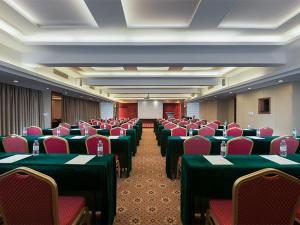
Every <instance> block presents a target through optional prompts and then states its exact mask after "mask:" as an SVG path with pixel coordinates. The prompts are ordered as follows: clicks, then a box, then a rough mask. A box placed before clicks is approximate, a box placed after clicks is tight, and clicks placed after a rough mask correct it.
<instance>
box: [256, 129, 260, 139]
mask: <svg viewBox="0 0 300 225" xmlns="http://www.w3.org/2000/svg"><path fill="white" fill-rule="evenodd" d="M256 136H258V137H259V136H260V129H257V130H256Z"/></svg>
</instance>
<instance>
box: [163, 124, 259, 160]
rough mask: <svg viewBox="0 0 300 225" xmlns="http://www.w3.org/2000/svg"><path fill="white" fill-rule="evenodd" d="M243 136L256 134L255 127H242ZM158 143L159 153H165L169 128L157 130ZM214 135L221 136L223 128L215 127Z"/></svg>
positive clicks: (194, 131)
mask: <svg viewBox="0 0 300 225" xmlns="http://www.w3.org/2000/svg"><path fill="white" fill-rule="evenodd" d="M243 131H244V132H243V136H256V130H255V129H244V130H243ZM159 132H160V133H159V140H160V141H159V144H160V153H161V155H162V156H165V155H166V151H167V144H168V137H169V136H171V130H170V129H161V130H160V131H159ZM197 134H198V130H196V129H195V130H193V135H197ZM215 136H223V130H220V129H216V133H215Z"/></svg>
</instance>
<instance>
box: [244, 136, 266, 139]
mask: <svg viewBox="0 0 300 225" xmlns="http://www.w3.org/2000/svg"><path fill="white" fill-rule="evenodd" d="M247 137H248V138H251V139H257V140H263V139H264V138H263V137H258V136H247Z"/></svg>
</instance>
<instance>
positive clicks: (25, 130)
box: [22, 127, 27, 136]
mask: <svg viewBox="0 0 300 225" xmlns="http://www.w3.org/2000/svg"><path fill="white" fill-rule="evenodd" d="M22 133H23V136H27V128H26V127H23V131H22Z"/></svg>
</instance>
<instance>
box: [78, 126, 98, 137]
mask: <svg viewBox="0 0 300 225" xmlns="http://www.w3.org/2000/svg"><path fill="white" fill-rule="evenodd" d="M86 129H87V130H88V136H92V135H95V134H97V130H96V129H95V128H94V127H86V128H85V129H81V130H80V134H81V135H82V136H84V135H86V134H85V130H86Z"/></svg>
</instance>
